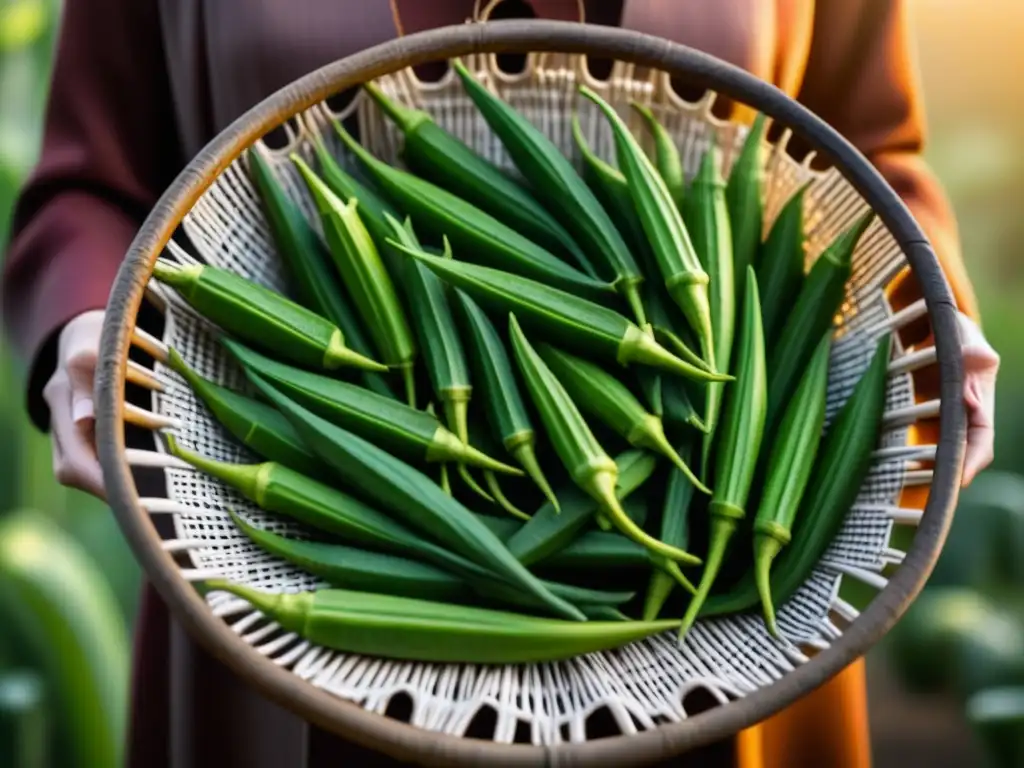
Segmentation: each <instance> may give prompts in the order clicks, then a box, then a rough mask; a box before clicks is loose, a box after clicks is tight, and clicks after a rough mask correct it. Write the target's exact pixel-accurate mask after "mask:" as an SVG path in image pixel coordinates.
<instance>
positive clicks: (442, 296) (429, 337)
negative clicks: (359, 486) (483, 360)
mask: <svg viewBox="0 0 1024 768" xmlns="http://www.w3.org/2000/svg"><path fill="white" fill-rule="evenodd" d="M384 215H385V218H386V220H387V222H388V226H389V227H390V228H391V237H393V238H395V239H396V240H398V241H399V242H401V243H403V244H404V245H405V246H406V247H409V248H417V247H419V242H418V241H417V240H416V237H415V235H414V234H413V230H412V223H411V222H410V221H409V220H408V219H406V221H405V224H404V225H403V224H400V223H399V222H398V220H397V219H395V218H394V217H393V216H391V215H390V214H387V213H385V214H384ZM445 246H446V252H447V253H450V251H449V250H447V240H446V241H445ZM403 261H404V264H403V266H404V269H403V270H402V273H401V274H402V275H403V276H404V278H405V280H404V287H405V292H406V296H407V298H408V301H409V305H410V308H411V310H412V312H413V315H414V318H415V323H413V325H414V327H415V328H416V338H417V339H418V341H419V346H420V349H422V351H423V361H424V363H425V364H426V367H427V375H428V376H429V377H430V383H431V385H432V387H433V390H434V395H435V396H436V397H437V399H438V400H439V401H440V402H441V406H442V408H443V409H444V414H445V421H446V422H447V424H448V428H449V429H450V430H452V431H453V432H454V433H455V435H456V436H457V437H458V438H459V440H461V441H462V442H463V443H465V444H466V445H469V428H468V423H467V421H468V418H469V401H470V399H471V398H472V396H473V384H472V382H471V381H470V377H469V364H468V363H467V362H466V352H465V350H464V349H463V346H462V339H461V338H460V337H459V332H458V328H457V327H456V325H455V319H454V318H453V317H452V311H451V307H450V306H449V304H448V295H447V292H446V289H445V284H444V283H443V282H441V279H440V278H439V277H438V276H437V275H435V274H434V273H433V272H431V271H430V270H429V269H427V268H426V267H425V266H423V265H422V264H421V263H420V262H418V261H416V260H415V259H404V260H403ZM458 468H459V475H460V476H461V477H462V478H463V480H464V481H465V482H466V484H467V485H468V486H469V487H470V488H472V489H473V490H474V491H476V492H477V493H479V494H480V495H481V496H483V497H484V498H487V499H490V497H489V496H488V495H487V494H486V493H485V492H484V491H483V489H481V488H480V487H479V486H478V485H477V483H476V481H475V480H474V479H473V477H472V476H471V475H470V474H469V471H468V470H467V469H466V465H465V464H463V463H459V465H458Z"/></svg>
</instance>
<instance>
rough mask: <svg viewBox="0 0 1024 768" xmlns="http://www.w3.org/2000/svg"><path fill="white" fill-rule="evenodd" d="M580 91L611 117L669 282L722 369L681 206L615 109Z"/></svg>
mask: <svg viewBox="0 0 1024 768" xmlns="http://www.w3.org/2000/svg"><path fill="white" fill-rule="evenodd" d="M580 93H582V94H583V95H584V96H586V97H587V98H588V99H590V100H591V101H593V102H594V103H595V104H596V105H597V106H598V108H599V109H600V110H601V111H602V112H603V113H604V115H605V117H607V118H608V123H609V125H610V126H611V129H612V134H613V135H614V137H615V148H616V154H617V156H618V161H619V169H620V170H621V171H622V175H623V176H624V177H625V178H626V182H627V183H628V184H629V191H630V196H631V197H632V199H633V205H634V207H635V209H636V212H637V215H638V216H639V218H640V222H641V223H642V224H643V228H644V232H645V234H646V235H647V239H648V241H649V242H650V244H651V249H652V250H653V252H654V256H655V258H656V259H657V262H658V267H659V269H660V271H661V277H662V279H663V280H664V282H665V287H666V288H667V289H668V292H669V295H670V296H671V297H672V299H673V300H674V301H675V302H676V304H678V305H679V308H680V309H681V310H682V311H683V314H684V315H686V319H687V321H688V322H689V324H690V326H691V327H692V328H693V330H694V332H695V333H696V334H697V337H698V339H699V340H700V346H701V352H702V353H703V356H704V359H705V360H706V361H707V362H708V364H709V365H711V366H712V368H714V369H715V370H717V368H716V367H715V366H716V361H715V359H714V343H713V341H714V329H713V328H712V325H711V310H710V307H709V304H708V280H709V278H708V273H707V272H706V271H705V269H704V267H703V266H702V265H701V263H700V259H699V258H698V257H697V253H696V251H695V250H694V248H693V242H692V241H691V240H690V235H689V233H688V232H687V230H686V225H685V224H684V223H683V219H682V216H681V214H680V213H679V209H678V208H677V207H676V204H675V201H673V199H672V196H671V194H670V193H669V191H668V188H667V187H666V186H665V182H664V181H662V179H661V176H659V175H658V171H657V169H655V167H654V165H653V164H652V163H651V161H650V160H649V159H648V157H647V155H646V154H644V151H643V149H642V148H641V147H640V144H639V143H638V142H637V140H636V139H635V138H634V137H633V134H631V133H630V132H629V128H628V127H627V126H626V123H625V121H624V120H623V119H622V118H621V117H619V115H618V113H617V112H616V111H615V109H614V108H613V107H612V106H611V105H610V104H609V103H608V102H607V101H605V100H604V99H602V98H601V97H600V96H599V95H598V94H597V93H595V92H594V91H592V90H591V89H590V88H588V87H587V86H581V87H580Z"/></svg>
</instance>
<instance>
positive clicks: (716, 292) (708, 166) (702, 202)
mask: <svg viewBox="0 0 1024 768" xmlns="http://www.w3.org/2000/svg"><path fill="white" fill-rule="evenodd" d="M721 162H722V154H721V151H720V150H719V149H718V147H716V146H714V145H712V146H711V147H710V148H709V149H708V150H707V152H705V153H704V157H703V158H702V159H701V163H700V170H699V171H698V173H697V176H696V178H694V180H693V184H692V186H691V187H690V192H689V195H688V196H687V198H686V202H685V204H684V205H683V218H684V220H685V221H686V226H687V228H688V229H689V231H690V236H691V238H692V239H693V247H694V248H695V249H696V251H697V255H698V256H699V257H700V259H701V262H702V263H703V264H704V268H705V269H706V270H707V273H708V276H709V277H710V278H711V282H710V284H709V285H708V298H709V302H710V307H711V325H712V327H713V328H714V329H715V342H714V348H715V358H714V359H715V367H716V369H717V370H720V371H730V370H732V368H731V359H732V343H733V335H734V332H735V326H736V288H735V280H734V276H733V246H732V232H731V231H730V228H729V211H728V210H727V208H726V204H725V180H724V179H723V178H722V173H721ZM724 393H725V385H724V384H721V383H712V384H708V386H707V388H706V389H705V398H704V424H705V425H706V426H707V432H706V434H705V435H704V443H703V447H702V449H701V467H702V471H706V469H707V466H708V460H709V458H710V455H711V447H712V445H713V444H714V435H715V427H716V426H718V416H719V411H720V410H721V406H722V396H723V395H724Z"/></svg>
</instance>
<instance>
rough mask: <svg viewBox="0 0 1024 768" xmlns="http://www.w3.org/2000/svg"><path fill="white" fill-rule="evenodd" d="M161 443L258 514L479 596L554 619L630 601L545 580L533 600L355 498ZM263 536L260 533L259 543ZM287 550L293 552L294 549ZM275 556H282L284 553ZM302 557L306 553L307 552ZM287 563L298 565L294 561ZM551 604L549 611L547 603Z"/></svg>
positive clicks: (283, 471)
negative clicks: (413, 564) (428, 572)
mask: <svg viewBox="0 0 1024 768" xmlns="http://www.w3.org/2000/svg"><path fill="white" fill-rule="evenodd" d="M167 443H168V448H169V449H170V451H171V453H172V455H174V456H176V457H178V458H179V459H181V460H183V461H186V462H187V463H189V464H191V465H192V466H193V467H195V468H196V469H199V470H201V471H203V472H205V473H207V474H209V475H210V476H212V477H215V478H217V479H218V480H220V481H222V482H224V483H226V484H227V485H229V486H231V487H232V488H234V489H235V490H236V491H238V492H239V493H241V494H242V495H243V496H244V497H245V498H247V499H249V500H250V501H252V502H253V503H254V504H256V505H257V506H258V507H260V508H261V509H264V510H266V511H268V512H274V513H276V514H280V515H284V516H286V517H289V518H291V519H293V520H297V521H299V522H301V523H304V524H306V525H308V526H310V527H312V528H315V529H317V530H319V531H323V532H325V533H329V534H333V535H335V536H338V537H339V538H340V539H342V540H343V541H345V542H352V543H356V544H361V545H365V546H369V547H373V548H375V549H383V550H386V551H388V552H392V553H396V554H399V555H407V556H409V557H412V558H415V559H416V560H419V561H424V562H427V563H430V564H432V565H436V566H438V567H440V568H443V569H444V570H446V571H448V572H449V573H453V574H455V575H457V576H459V577H460V578H461V579H463V580H464V581H465V583H466V584H467V585H469V587H470V588H472V590H473V591H474V592H475V593H477V594H478V595H480V596H481V597H484V598H487V599H490V600H497V601H499V602H502V603H505V604H508V605H516V606H524V607H527V608H531V609H537V608H542V609H545V608H546V609H547V610H549V611H550V610H554V611H555V612H556V613H559V614H562V613H565V612H566V611H570V612H573V614H572V615H573V616H574V618H581V617H582V614H580V613H579V612H578V611H577V610H576V609H575V608H573V607H569V606H568V604H567V603H566V602H565V601H570V602H573V603H574V604H575V601H579V604H580V605H619V604H621V603H624V602H628V601H629V600H630V599H631V598H632V595H631V594H630V593H628V592H627V593H623V592H603V591H599V590H587V589H583V588H581V587H576V586H572V585H568V584H558V583H556V582H547V581H542V582H540V585H541V587H542V588H543V590H547V592H544V591H543V590H542V591H541V595H540V597H538V595H537V594H536V593H534V592H531V591H530V590H524V589H521V588H520V587H519V586H518V585H517V584H515V583H511V582H509V581H508V580H507V579H504V578H502V575H501V574H500V573H495V572H494V571H493V570H491V569H488V568H487V567H485V566H482V565H480V564H478V563H476V562H474V561H472V560H470V559H467V558H466V557H463V556H460V555H459V554H456V553H455V552H452V551H451V550H449V549H446V548H444V547H441V546H438V545H437V544H435V543H433V542H431V541H429V540H427V539H426V538H424V537H423V536H421V535H420V534H418V533H416V532H414V531H413V530H411V529H410V528H407V527H405V526H404V525H402V524H400V523H397V522H395V521H394V520H392V519H391V518H390V517H389V516H387V515H384V514H382V513H381V512H379V511H377V510H376V509H374V508H372V507H370V506H368V505H366V504H364V503H363V502H361V501H359V500H358V499H355V498H353V497H352V496H349V495H348V494H346V493H343V492H341V491H339V490H338V489H336V488H333V487H332V486H329V485H325V484H323V483H321V482H319V481H317V480H314V479H312V478H308V477H305V476H303V475H301V474H299V473H297V472H294V471H292V470H290V469H288V468H287V467H284V466H282V465H280V464H276V463H274V462H265V463H262V464H229V463H226V462H222V461H216V460H214V459H210V458H208V457H206V456H201V455H199V454H197V453H193V452H192V451H188V450H185V449H184V448H182V447H181V446H179V445H178V443H177V441H175V440H174V438H173V437H168V438H167ZM425 479H426V478H425ZM427 482H430V481H429V479H427ZM268 535H269V534H266V533H265V534H264V536H263V539H264V543H266V541H267V539H266V537H267V536H268ZM272 543H273V542H272ZM289 551H292V552H293V551H294V547H292V549H291V550H289ZM278 554H280V555H282V556H283V555H284V552H283V551H280V552H278ZM305 554H306V555H309V554H310V552H309V551H308V548H307V551H306V552H305ZM296 556H298V555H296ZM291 561H292V562H296V564H299V565H301V564H302V563H298V562H297V561H296V560H295V559H294V558H293V559H292V560H291ZM307 565H308V563H307ZM544 595H547V599H548V602H545V598H544ZM552 600H553V601H554V607H552V605H551V604H549V602H551V601H552Z"/></svg>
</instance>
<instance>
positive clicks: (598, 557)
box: [478, 489, 651, 618]
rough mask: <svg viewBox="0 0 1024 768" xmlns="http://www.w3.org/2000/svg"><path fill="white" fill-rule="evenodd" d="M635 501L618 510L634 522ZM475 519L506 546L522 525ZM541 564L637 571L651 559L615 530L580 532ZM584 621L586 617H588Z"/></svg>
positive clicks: (555, 568) (553, 567)
mask: <svg viewBox="0 0 1024 768" xmlns="http://www.w3.org/2000/svg"><path fill="white" fill-rule="evenodd" d="M575 490H576V489H574V491H575ZM586 498H587V500H588V501H589V502H590V503H591V505H594V506H596V502H594V500H593V499H591V498H590V497H589V496H588V497H586ZM636 501H637V497H636V496H630V497H629V498H628V499H624V500H623V502H622V508H623V509H625V510H626V514H627V515H629V516H630V517H631V518H633V519H634V521H635V520H636V519H637V514H638V512H639V507H638V506H637V504H636V503H635V502H636ZM478 517H479V518H480V521H481V522H482V523H483V524H484V525H486V526H487V527H488V528H490V529H491V531H493V532H494V535H495V536H497V537H498V538H499V539H501V540H502V541H504V542H506V543H507V542H508V540H509V539H511V538H512V537H513V536H515V535H516V534H517V533H518V532H519V531H520V529H522V528H523V526H524V524H523V523H522V522H520V521H517V520H510V519H509V518H507V517H494V516H492V515H478ZM543 563H544V567H545V568H548V569H551V570H553V571H581V572H587V571H592V570H601V569H603V568H641V567H644V566H648V565H650V563H651V559H650V557H649V555H648V550H647V548H646V547H644V546H642V545H640V544H637V543H636V542H635V541H633V540H632V539H627V538H626V537H625V536H623V535H622V534H620V533H618V532H617V531H584V532H582V533H580V534H579V536H577V538H575V539H574V540H572V541H570V542H569V543H568V544H567V545H566V546H565V548H564V549H561V550H559V551H557V552H555V553H553V554H552V555H551V556H550V557H547V558H545V559H544V560H543ZM588 618H590V615H589V614H588Z"/></svg>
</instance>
